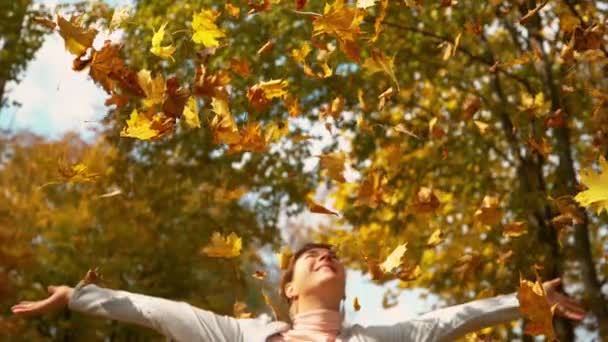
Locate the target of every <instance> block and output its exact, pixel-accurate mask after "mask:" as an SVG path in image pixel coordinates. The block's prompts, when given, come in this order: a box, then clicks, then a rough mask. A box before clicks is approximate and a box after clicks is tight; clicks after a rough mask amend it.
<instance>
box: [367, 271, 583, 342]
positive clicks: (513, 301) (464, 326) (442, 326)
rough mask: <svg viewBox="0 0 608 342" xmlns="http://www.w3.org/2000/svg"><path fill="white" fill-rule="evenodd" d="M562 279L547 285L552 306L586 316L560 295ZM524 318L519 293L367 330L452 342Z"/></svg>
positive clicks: (386, 336)
mask: <svg viewBox="0 0 608 342" xmlns="http://www.w3.org/2000/svg"><path fill="white" fill-rule="evenodd" d="M559 283H560V280H559V278H556V279H553V280H550V281H547V282H545V283H543V287H544V288H545V291H546V294H547V300H548V302H549V304H550V305H553V304H557V310H556V314H558V315H560V316H564V317H566V318H569V319H573V320H581V319H583V318H584V316H585V310H584V308H583V307H582V306H581V305H580V304H579V303H577V302H576V301H574V300H573V299H571V298H570V297H568V296H566V295H564V294H562V293H560V292H559V291H558V290H557V287H558V285H559ZM519 318H522V316H521V314H520V311H519V300H518V298H517V293H516V292H513V293H510V294H504V295H499V296H495V297H491V298H484V299H478V300H474V301H470V302H467V303H464V304H459V305H454V306H450V307H447V308H443V309H439V310H435V311H431V312H428V313H426V314H424V315H422V316H419V317H417V318H415V319H412V320H408V321H405V322H401V323H397V324H395V325H392V326H375V327H368V328H366V329H367V330H368V331H369V333H370V334H371V335H374V336H382V337H383V339H382V340H383V341H403V340H407V341H452V340H454V339H456V338H458V337H461V336H463V335H465V334H467V333H471V332H474V331H477V330H480V329H483V328H485V327H489V326H493V325H497V324H501V323H507V322H510V321H513V320H516V319H519Z"/></svg>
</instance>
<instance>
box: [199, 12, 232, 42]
mask: <svg viewBox="0 0 608 342" xmlns="http://www.w3.org/2000/svg"><path fill="white" fill-rule="evenodd" d="M219 15H220V13H219V12H217V11H214V10H206V9H201V11H200V12H199V13H195V14H194V15H193V16H192V30H193V33H192V41H193V42H195V43H197V44H202V45H204V46H207V47H215V46H219V45H220V43H219V41H218V39H220V38H223V37H225V36H226V34H225V33H224V32H223V31H222V30H220V28H219V27H218V26H217V25H216V24H215V20H216V19H217V17H218V16H219Z"/></svg>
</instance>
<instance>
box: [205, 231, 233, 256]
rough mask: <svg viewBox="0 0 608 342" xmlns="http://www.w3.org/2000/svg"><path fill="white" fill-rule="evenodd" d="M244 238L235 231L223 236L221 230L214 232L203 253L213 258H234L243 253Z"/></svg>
mask: <svg viewBox="0 0 608 342" xmlns="http://www.w3.org/2000/svg"><path fill="white" fill-rule="evenodd" d="M242 244H243V242H242V240H241V238H240V237H238V235H236V234H235V233H234V232H232V233H230V234H229V235H228V236H226V237H223V236H222V234H220V233H219V232H213V235H211V242H210V243H209V244H207V245H206V246H205V247H203V248H202V249H201V252H202V253H205V254H207V256H209V257H212V258H234V257H237V256H239V255H240V254H241V248H242Z"/></svg>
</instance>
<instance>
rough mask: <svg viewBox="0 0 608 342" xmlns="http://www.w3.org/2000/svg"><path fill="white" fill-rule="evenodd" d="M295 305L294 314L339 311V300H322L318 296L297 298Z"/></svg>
mask: <svg viewBox="0 0 608 342" xmlns="http://www.w3.org/2000/svg"><path fill="white" fill-rule="evenodd" d="M296 305H297V307H296V310H297V311H296V313H301V312H307V311H313V310H329V311H337V312H338V311H340V299H338V300H337V301H336V300H335V299H333V298H322V297H320V296H306V297H304V296H302V297H300V298H298V300H297V304H296Z"/></svg>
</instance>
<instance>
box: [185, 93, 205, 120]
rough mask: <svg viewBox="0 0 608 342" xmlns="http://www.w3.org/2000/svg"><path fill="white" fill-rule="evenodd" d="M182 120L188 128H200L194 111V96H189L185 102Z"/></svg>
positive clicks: (196, 113) (196, 112) (196, 111)
mask: <svg viewBox="0 0 608 342" xmlns="http://www.w3.org/2000/svg"><path fill="white" fill-rule="evenodd" d="M184 118H185V119H186V124H187V125H188V127H190V128H200V127H201V122H200V120H199V118H198V110H197V109H196V100H195V99H194V96H190V98H188V102H186V106H185V107H184Z"/></svg>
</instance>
